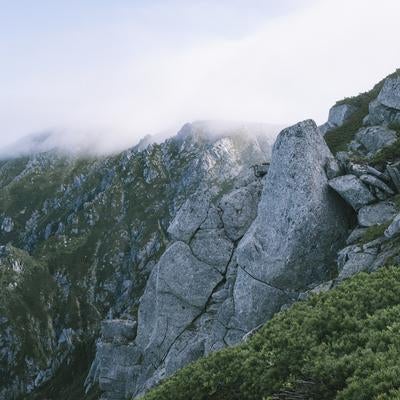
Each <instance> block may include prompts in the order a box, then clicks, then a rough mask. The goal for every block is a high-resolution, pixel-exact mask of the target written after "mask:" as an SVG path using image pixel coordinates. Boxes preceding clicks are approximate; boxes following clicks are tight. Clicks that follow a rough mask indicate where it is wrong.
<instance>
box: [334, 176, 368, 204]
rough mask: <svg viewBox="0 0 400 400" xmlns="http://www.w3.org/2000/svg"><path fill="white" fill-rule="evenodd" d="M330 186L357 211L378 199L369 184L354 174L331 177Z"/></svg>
mask: <svg viewBox="0 0 400 400" xmlns="http://www.w3.org/2000/svg"><path fill="white" fill-rule="evenodd" d="M329 186H330V187H331V188H332V189H334V190H335V191H336V192H337V193H339V195H340V196H341V197H342V198H343V199H344V200H345V201H346V202H347V203H349V204H350V205H351V206H352V207H353V208H354V210H356V211H357V210H359V209H360V208H361V207H363V206H365V205H367V204H371V203H373V202H374V201H375V200H376V199H375V197H374V195H373V194H372V193H371V192H370V191H369V190H368V188H367V186H366V185H364V183H363V182H362V181H361V180H360V179H359V178H357V177H356V176H354V175H343V176H338V177H337V178H334V179H331V180H330V181H329Z"/></svg>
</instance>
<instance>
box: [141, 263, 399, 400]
mask: <svg viewBox="0 0 400 400" xmlns="http://www.w3.org/2000/svg"><path fill="white" fill-rule="evenodd" d="M399 359H400V269H399V268H396V267H391V268H384V269H382V270H380V271H378V272H376V273H373V274H370V275H368V274H365V273H362V274H359V275H358V276H356V277H354V278H352V279H350V280H348V281H346V282H344V283H343V284H342V285H341V286H339V287H337V288H336V289H334V290H332V291H330V292H328V293H324V294H321V295H317V296H313V297H312V298H310V299H309V300H307V301H305V302H301V303H297V304H296V305H294V306H293V307H292V308H291V309H290V310H288V311H286V312H281V313H279V314H277V315H276V316H275V317H274V318H273V319H272V320H271V321H270V322H268V323H267V324H266V325H265V326H264V327H263V329H262V330H261V331H260V332H259V333H257V334H256V335H255V336H254V337H253V338H252V339H250V340H249V341H248V342H247V343H244V344H241V345H239V346H236V347H233V348H229V349H225V350H222V351H220V352H217V353H214V354H211V355H210V356H208V357H206V358H204V359H201V360H199V361H197V362H195V363H193V364H191V365H189V366H187V367H186V368H184V369H182V370H181V371H179V372H178V373H177V374H176V375H174V376H173V377H171V378H169V379H168V380H166V381H165V382H164V383H162V384H161V385H160V386H159V387H157V388H155V389H154V390H152V391H151V392H150V393H148V394H147V395H146V396H145V397H144V399H145V400H155V399H157V400H179V399H182V400H183V399H185V400H186V399H192V400H205V399H210V400H228V399H229V400H234V399H241V400H247V399H248V400H252V399H260V400H261V399H290V398H299V399H301V398H304V399H325V400H328V399H340V400H343V399H352V400H358V399H359V400H368V399H379V400H383V399H398V398H400V363H399ZM290 396H292V397H290Z"/></svg>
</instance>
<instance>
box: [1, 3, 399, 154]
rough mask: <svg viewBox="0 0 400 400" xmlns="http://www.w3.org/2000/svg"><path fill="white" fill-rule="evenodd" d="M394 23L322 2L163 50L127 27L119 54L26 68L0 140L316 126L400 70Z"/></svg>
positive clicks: (383, 11) (102, 51)
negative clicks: (254, 124) (39, 134)
mask: <svg viewBox="0 0 400 400" xmlns="http://www.w3.org/2000/svg"><path fill="white" fill-rule="evenodd" d="M399 15H400V3H399V2H398V0H381V1H379V2H375V1H365V0H323V1H322V0H320V1H316V2H310V4H309V6H307V7H304V8H302V9H301V10H300V11H298V12H297V13H295V14H291V15H287V16H283V17H278V18H275V19H274V20H267V21H266V22H265V24H262V25H261V26H258V29H257V31H255V32H254V31H253V32H251V33H250V34H248V35H247V36H245V37H242V38H236V39H232V40H223V39H221V38H219V39H215V38H214V39H211V38H210V37H209V36H207V40H205V41H199V40H197V41H195V45H192V46H189V47H188V46H187V45H186V46H175V47H174V46H173V43H171V42H168V43H167V42H165V43H164V42H163V41H162V40H161V42H160V43H159V45H158V46H157V45H155V44H154V42H152V44H151V46H149V47H148V48H147V49H146V47H145V46H144V45H143V41H144V43H146V42H145V40H146V38H145V37H141V36H140V30H139V31H137V29H135V27H133V28H132V32H131V33H129V32H127V31H125V30H124V31H123V33H124V35H125V36H127V38H126V40H125V41H124V42H123V43H121V42H118V41H117V40H121V36H118V35H116V36H115V37H114V36H112V35H111V36H110V37H108V39H107V35H103V36H100V39H99V40H95V41H94V42H93V40H92V39H93V38H92V39H90V40H87V42H85V40H83V41H82V42H83V44H82V45H79V34H77V35H76V37H74V38H71V37H70V36H69V37H65V38H62V40H60V42H59V45H60V46H61V47H60V49H58V50H63V49H64V50H65V51H64V52H63V57H62V60H61V61H62V62H59V61H60V60H57V54H58V53H57V51H56V54H55V55H54V56H55V57H56V59H50V60H45V61H48V62H49V64H48V65H46V63H44V65H43V70H42V71H41V70H40V68H37V69H35V71H34V74H32V71H29V68H28V69H27V70H26V71H22V72H23V73H24V74H26V76H22V78H21V82H20V83H16V84H12V85H11V84H10V85H5V90H4V91H3V93H5V94H6V95H4V94H3V95H1V94H0V126H2V131H3V132H4V134H1V135H2V136H3V141H7V135H11V138H12V137H13V136H18V135H21V134H22V133H28V132H31V131H33V130H40V129H47V128H51V127H60V128H62V129H63V130H64V131H67V132H68V131H71V132H72V131H74V132H77V131H79V132H84V131H90V132H93V131H97V130H99V131H101V132H103V133H104V132H106V133H107V134H105V135H102V139H101V140H103V145H105V146H107V147H108V146H109V147H110V148H115V147H120V146H128V145H130V144H133V143H134V142H135V141H136V140H137V139H138V138H139V137H142V136H144V135H145V134H147V133H154V132H157V131H160V130H164V129H169V128H170V127H177V126H179V125H182V124H183V123H184V122H186V121H191V120H196V119H223V120H247V121H260V122H261V121H262V122H271V123H294V122H296V121H298V120H302V119H306V118H314V119H316V120H317V121H318V122H323V120H324V119H325V118H326V116H327V113H328V109H329V107H330V106H331V105H332V104H333V103H334V101H335V100H338V99H340V98H343V97H344V96H350V95H355V94H357V93H358V92H360V91H365V90H367V89H369V88H370V87H371V86H372V85H373V84H374V83H376V82H377V81H378V80H379V79H381V78H383V77H384V76H385V75H387V74H389V73H390V72H392V71H393V70H394V69H396V68H397V67H400V52H398V28H397V27H398V16H399ZM206 17H207V16H206V15H199V18H206ZM171 29H172V28H171ZM173 29H175V28H173ZM103 33H104V32H103ZM182 35H184V32H182ZM101 40H104V41H105V42H104V46H102V43H101ZM129 41H131V42H132V47H129ZM135 41H137V43H139V44H140V46H139V47H140V51H138V50H137V49H138V47H136V48H135V45H134V44H135ZM75 45H76V46H75ZM135 49H136V51H135ZM47 50H50V51H51V50H52V49H47ZM90 51H92V52H93V54H90ZM85 52H87V54H86V53H85ZM53 54H54V53H53ZM39 56H40V54H39ZM11 138H10V137H8V142H9V141H10V139H11Z"/></svg>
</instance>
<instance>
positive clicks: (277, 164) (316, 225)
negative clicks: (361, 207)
mask: <svg viewBox="0 0 400 400" xmlns="http://www.w3.org/2000/svg"><path fill="white" fill-rule="evenodd" d="M332 158H333V156H332V154H331V153H330V151H329V149H328V147H327V145H326V144H325V141H324V139H323V137H322V136H321V135H320V132H319V131H318V129H317V126H316V125H315V123H314V122H313V121H311V120H307V121H304V122H300V123H298V124H296V125H294V126H292V127H290V128H287V129H285V130H283V131H282V132H281V133H280V134H279V136H278V138H277V141H276V143H275V145H274V149H273V155H272V163H271V167H270V170H269V172H268V176H267V178H266V183H265V187H264V190H263V193H262V197H261V200H260V203H259V207H258V214H257V217H256V219H255V220H254V222H253V224H252V225H251V227H250V228H249V230H248V231H247V233H246V234H245V236H244V237H243V239H242V240H241V242H240V243H239V245H238V249H237V263H238V266H239V271H240V270H242V272H239V275H238V280H237V282H236V285H235V289H234V298H235V308H236V316H235V317H236V320H238V321H239V322H238V323H239V325H242V326H241V328H243V329H247V330H250V329H252V328H254V326H255V325H257V323H259V322H260V321H259V319H258V318H257V321H254V326H252V325H253V323H252V321H251V320H246V317H245V315H246V312H245V310H251V309H253V308H254V309H257V312H258V315H267V316H268V315H270V314H271V312H274V311H276V310H277V309H278V308H279V306H281V305H282V304H281V302H279V301H277V298H278V297H280V296H282V293H284V294H285V295H286V296H288V295H290V294H291V293H293V292H296V291H302V290H304V289H305V288H307V287H308V286H309V285H312V284H313V283H317V282H322V281H324V280H327V279H328V277H329V274H330V270H329V266H330V265H331V264H332V262H333V260H334V258H335V255H336V251H337V249H338V248H340V246H341V245H342V244H343V243H344V242H345V238H346V237H347V232H348V228H349V225H350V221H351V219H352V212H351V209H350V208H349V207H348V206H347V205H346V203H345V202H344V201H343V200H342V199H341V198H340V197H339V196H338V195H337V194H336V193H335V192H334V191H333V190H331V188H330V187H329V185H328V179H327V177H326V172H325V168H326V165H327V163H328V161H329V160H332ZM239 277H240V279H239ZM257 285H262V286H263V290H257V293H258V295H255V294H254V293H255V292H254V291H253V290H254V287H255V286H257ZM252 291H253V292H252ZM277 291H278V292H279V293H276V292H277ZM248 293H253V294H252V295H251V296H249V295H248ZM241 320H242V321H244V320H246V321H244V322H243V323H241Z"/></svg>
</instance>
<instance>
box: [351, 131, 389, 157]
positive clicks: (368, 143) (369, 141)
mask: <svg viewBox="0 0 400 400" xmlns="http://www.w3.org/2000/svg"><path fill="white" fill-rule="evenodd" d="M356 140H357V141H358V142H360V143H361V144H362V145H363V146H364V147H365V149H366V150H367V152H368V153H369V154H370V155H373V154H375V153H376V152H377V151H379V150H380V149H382V148H384V147H387V146H390V145H392V144H393V143H395V142H396V141H397V134H396V132H395V131H394V130H392V129H389V128H386V127H384V126H371V127H368V128H362V129H360V130H359V131H358V132H357V133H356Z"/></svg>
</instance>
